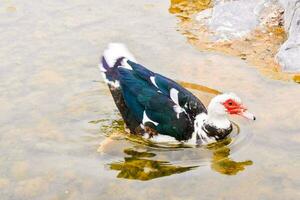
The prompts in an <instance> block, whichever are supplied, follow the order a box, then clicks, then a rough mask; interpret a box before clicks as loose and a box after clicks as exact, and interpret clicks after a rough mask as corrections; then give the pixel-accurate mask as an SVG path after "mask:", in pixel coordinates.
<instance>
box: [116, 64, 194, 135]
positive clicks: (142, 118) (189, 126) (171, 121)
mask: <svg viewBox="0 0 300 200" xmlns="http://www.w3.org/2000/svg"><path fill="white" fill-rule="evenodd" d="M119 73H120V79H119V80H120V86H121V91H122V94H123V98H124V101H125V103H126V105H127V107H128V108H129V109H130V110H131V111H132V113H133V114H134V115H135V117H136V120H137V121H138V122H140V124H142V125H143V126H147V127H150V128H152V129H154V130H155V131H157V132H158V133H160V134H163V135H169V136H172V137H174V138H176V139H177V140H187V139H189V138H190V137H191V135H192V133H193V131H194V126H193V121H192V120H191V119H190V117H189V115H188V114H187V113H186V112H185V110H184V109H182V108H180V107H179V106H178V105H177V104H176V103H174V102H173V101H172V99H170V98H169V97H168V96H167V95H165V94H164V93H162V92H160V91H159V90H157V88H156V87H154V86H153V85H152V84H149V82H147V81H146V80H144V79H141V78H140V77H139V76H138V75H137V74H136V73H135V72H134V71H133V70H128V69H124V68H119Z"/></svg>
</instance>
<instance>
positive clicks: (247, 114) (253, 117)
mask: <svg viewBox="0 0 300 200" xmlns="http://www.w3.org/2000/svg"><path fill="white" fill-rule="evenodd" d="M240 115H241V116H243V117H245V118H247V119H250V120H256V117H255V116H254V115H253V114H252V113H250V112H248V111H247V110H245V111H243V112H241V113H240Z"/></svg>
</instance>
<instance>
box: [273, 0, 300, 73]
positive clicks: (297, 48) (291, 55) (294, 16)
mask: <svg viewBox="0 0 300 200" xmlns="http://www.w3.org/2000/svg"><path fill="white" fill-rule="evenodd" d="M280 3H281V4H282V5H283V7H284V9H285V13H284V21H285V22H284V28H285V30H286V32H287V33H288V39H287V40H286V42H285V43H284V44H283V45H282V46H281V47H280V49H279V52H278V53H277V55H276V59H277V61H278V63H279V64H280V65H281V67H282V69H283V70H284V71H287V72H300V0H280Z"/></svg>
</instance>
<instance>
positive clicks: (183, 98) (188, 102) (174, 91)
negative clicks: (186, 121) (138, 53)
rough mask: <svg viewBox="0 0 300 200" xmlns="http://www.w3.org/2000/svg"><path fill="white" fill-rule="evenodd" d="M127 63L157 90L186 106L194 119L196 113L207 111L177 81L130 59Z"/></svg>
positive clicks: (183, 106)
mask: <svg viewBox="0 0 300 200" xmlns="http://www.w3.org/2000/svg"><path fill="white" fill-rule="evenodd" d="M127 63H128V64H129V65H130V66H131V67H132V69H133V70H134V72H135V74H136V75H137V76H139V77H140V78H141V79H144V80H145V81H147V82H148V83H149V84H151V85H153V86H154V87H155V88H157V90H159V91H161V92H162V93H163V94H165V95H167V96H168V97H169V98H171V99H172V100H173V102H175V103H176V104H177V105H179V106H180V107H182V108H184V109H185V111H186V112H187V113H188V115H189V116H190V117H191V118H192V119H195V117H196V115H198V114H200V113H207V110H206V108H205V106H204V105H203V103H202V102H201V101H200V100H199V99H198V98H197V97H196V96H195V95H193V94H192V93H191V92H190V91H188V90H187V89H185V88H184V87H182V86H181V85H179V84H178V83H176V82H175V81H173V80H171V79H169V78H167V77H165V76H162V75H160V74H157V73H154V72H152V71H150V70H149V69H147V68H146V67H144V66H142V65H140V64H137V63H134V62H132V61H130V60H128V61H127Z"/></svg>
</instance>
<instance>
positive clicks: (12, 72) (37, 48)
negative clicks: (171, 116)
mask: <svg viewBox="0 0 300 200" xmlns="http://www.w3.org/2000/svg"><path fill="white" fill-rule="evenodd" d="M169 3H170V2H168V1H158V0H154V1H151V3H150V2H149V1H144V0H140V1H121V0H110V1H108V0H102V1H101V2H100V1H96V0H88V1H83V0H76V1H69V0H65V1H59V0H53V1H51V2H49V1H44V0H43V1H34V0H32V1H26V3H25V2H23V1H21V0H16V1H8V0H6V1H3V3H2V4H1V6H0V16H1V18H0V27H1V28H2V29H1V30H2V31H1V33H0V36H1V41H0V44H1V45H0V58H1V66H0V70H1V71H0V72H1V73H0V78H1V82H0V86H1V87H0V103H1V104H0V105H1V106H0V123H1V127H0V131H1V132H0V152H1V155H2V156H1V157H0V197H1V200H2V199H3V200H6V199H39V200H40V199H120V198H121V197H122V199H183V198H184V199H199V198H201V199H264V200H266V199H280V200H281V199H299V195H300V194H299V187H300V184H299V182H300V181H299V167H300V154H299V150H300V149H299V146H300V145H299V144H300V136H299V134H300V133H299V131H300V125H299V123H298V121H299V119H300V109H299V103H300V102H299V99H300V88H299V85H298V84H296V83H288V82H282V81H276V80H270V79H268V78H266V77H264V76H262V75H261V74H260V73H259V72H258V71H257V70H256V69H255V68H253V67H251V66H248V65H247V64H246V63H245V62H244V61H243V60H240V59H237V58H234V57H230V56H225V55H221V54H217V53H207V52H200V51H198V50H196V49H194V48H193V47H192V46H190V45H189V44H188V43H187V41H186V39H185V37H184V36H182V35H180V33H179V32H177V31H176V27H177V25H176V18H175V17H174V16H172V15H170V14H169V12H168V8H169ZM120 13H121V14H120ZM111 41H121V42H124V43H126V44H127V45H128V47H129V48H130V49H131V51H132V52H134V54H135V55H136V57H137V59H138V60H139V61H141V62H142V63H143V64H145V65H146V66H148V67H149V68H150V69H152V70H154V71H156V72H159V73H162V74H164V75H167V76H168V77H171V78H173V79H176V80H179V81H184V82H187V83H194V86H195V87H196V86H197V85H199V87H200V86H206V87H209V88H213V89H215V90H218V91H222V92H225V91H233V92H235V93H237V94H238V95H239V96H240V97H241V98H242V99H243V101H244V103H245V104H246V105H247V106H248V108H249V110H250V111H252V112H254V113H255V114H256V116H257V119H258V120H257V121H256V122H254V123H251V124H250V123H247V122H245V121H244V120H242V119H237V118H234V119H232V120H233V121H235V122H236V123H237V124H238V125H239V126H240V127H241V132H240V134H239V135H238V137H236V138H237V139H239V138H241V139H242V140H241V142H236V143H235V144H238V145H236V146H230V145H229V146H228V145H226V142H225V144H223V145H222V144H220V145H221V147H218V148H217V147H216V148H214V147H211V148H210V149H189V148H185V149H179V150H177V151H175V150H174V148H173V149H172V150H170V149H164V148H153V147H149V146H145V145H143V144H138V143H136V142H132V140H130V139H128V137H126V136H124V135H120V134H119V135H114V137H110V136H112V134H113V133H114V132H116V133H120V132H122V130H120V129H121V128H120V127H121V126H120V125H119V124H115V125H113V126H111V125H112V123H113V122H114V120H119V119H120V117H119V115H118V114H117V111H116V108H115V106H114V103H113V101H112V98H111V96H110V93H109V91H108V89H107V86H106V85H105V84H104V83H103V82H102V79H101V77H100V74H99V72H98V68H97V63H98V60H99V55H100V54H101V52H102V51H103V49H104V48H105V46H106V45H107V43H108V42H111ZM187 86H189V87H191V86H190V85H187ZM195 87H194V89H193V90H192V91H193V92H195V93H196V94H197V95H198V96H199V97H201V99H203V101H204V102H205V103H207V102H208V100H209V99H210V98H211V97H212V96H213V94H211V93H210V92H209V91H210V90H209V91H206V92H200V91H198V90H197V87H196V88H195ZM198 89H199V88H198ZM117 122H118V121H117ZM115 123H116V122H115ZM105 125H108V126H105ZM105 127H106V128H105ZM108 130H110V131H108ZM107 134H108V135H107ZM137 166H138V167H137ZM132 167H137V168H135V170H133V172H134V174H133V175H132V173H128V170H129V171H130V170H132ZM138 173H140V174H138ZM145 174H146V175H145ZM148 174H150V175H148ZM140 177H143V178H140ZM129 178H130V179H129ZM133 179H134V180H133ZM140 180H148V181H140Z"/></svg>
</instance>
